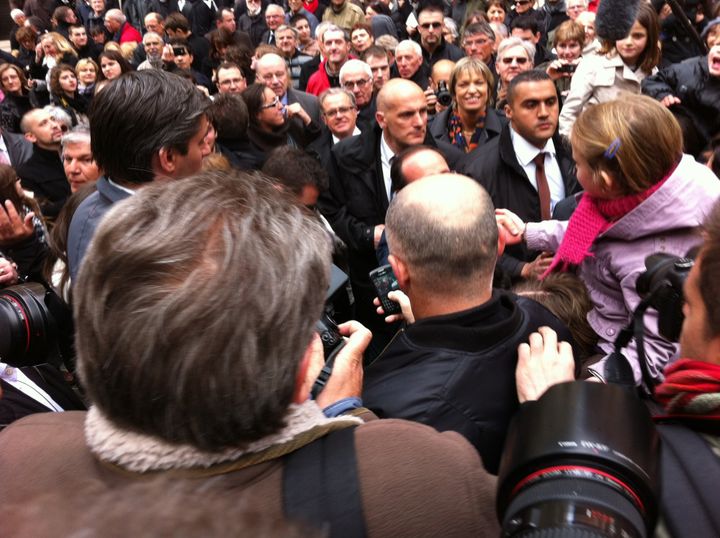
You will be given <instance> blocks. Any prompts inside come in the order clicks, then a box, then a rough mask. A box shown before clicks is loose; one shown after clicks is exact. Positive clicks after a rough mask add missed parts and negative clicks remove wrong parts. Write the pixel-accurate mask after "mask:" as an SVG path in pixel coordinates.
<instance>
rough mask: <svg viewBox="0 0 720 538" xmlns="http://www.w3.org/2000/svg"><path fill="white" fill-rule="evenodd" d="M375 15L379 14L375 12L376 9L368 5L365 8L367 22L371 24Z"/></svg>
mask: <svg viewBox="0 0 720 538" xmlns="http://www.w3.org/2000/svg"><path fill="white" fill-rule="evenodd" d="M375 15H377V13H375V10H374V9H373V8H371V7H370V6H368V7H367V8H366V9H365V22H367V23H368V24H370V21H372V18H373V17H374V16H375Z"/></svg>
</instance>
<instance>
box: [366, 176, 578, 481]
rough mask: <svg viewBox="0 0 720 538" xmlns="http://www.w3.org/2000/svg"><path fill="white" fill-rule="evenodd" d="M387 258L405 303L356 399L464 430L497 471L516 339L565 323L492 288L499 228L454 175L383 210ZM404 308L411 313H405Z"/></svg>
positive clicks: (474, 191)
mask: <svg viewBox="0 0 720 538" xmlns="http://www.w3.org/2000/svg"><path fill="white" fill-rule="evenodd" d="M386 225H387V228H386V235H387V240H388V246H389V248H390V255H389V262H390V265H391V266H392V268H393V272H394V274H395V276H396V277H397V281H398V284H399V286H400V289H401V290H402V291H404V292H405V293H406V294H407V296H408V298H409V300H410V304H411V306H412V315H413V316H414V322H411V321H412V320H409V319H408V320H407V321H408V323H409V324H408V325H407V326H406V327H405V328H404V329H403V330H402V331H400V332H399V333H398V334H397V335H396V336H395V338H394V339H393V341H392V342H391V343H390V344H389V346H388V347H387V349H386V350H385V351H384V352H383V354H382V355H381V356H380V357H378V359H377V360H376V361H375V362H374V363H373V364H371V365H370V366H368V367H367V368H366V371H365V382H364V387H363V403H364V404H365V406H366V407H368V408H369V409H371V410H372V411H374V412H375V413H376V414H377V415H378V416H380V417H385V418H404V419H408V420H414V421H417V422H422V423H424V424H428V425H429V426H432V427H433V428H435V429H437V430H439V431H445V430H454V431H456V432H458V433H460V434H462V435H464V436H465V437H466V438H467V439H468V441H470V442H471V443H472V444H473V445H474V446H475V448H476V449H477V450H478V452H479V453H480V455H481V457H482V459H483V464H484V466H485V469H486V470H488V471H489V472H491V473H497V471H498V465H499V461H500V455H501V453H502V448H503V443H504V440H505V434H506V431H507V427H508V424H509V422H510V419H511V418H512V416H513V414H514V413H515V411H516V410H517V408H518V405H519V403H518V400H517V391H516V388H515V365H516V362H517V348H518V345H519V344H520V343H522V342H526V341H527V338H528V336H529V335H530V334H531V333H532V332H534V331H536V330H537V328H538V327H540V326H543V325H547V326H552V327H559V328H560V330H561V332H562V334H563V336H562V337H561V338H563V339H564V338H567V337H568V336H569V335H568V331H567V329H566V328H565V327H564V326H563V325H562V323H560V322H559V321H558V320H557V319H556V318H555V317H554V316H553V315H552V314H551V313H550V312H549V311H547V310H546V309H545V308H544V307H542V306H540V305H539V304H538V303H536V302H534V301H532V300H528V299H522V298H518V297H516V296H514V295H512V294H509V293H505V292H502V291H499V290H493V288H492V280H493V270H494V268H495V261H496V260H497V255H498V246H499V242H498V229H497V225H496V223H495V213H494V209H493V205H492V202H491V200H490V197H489V196H488V194H487V193H486V192H485V191H484V189H482V188H481V187H480V186H479V185H478V184H477V183H475V182H474V181H472V180H471V179H469V178H467V177H464V176H459V175H455V174H442V175H436V176H429V177H425V178H423V179H421V180H419V181H415V182H412V183H410V184H409V185H407V186H406V187H404V188H403V189H402V190H401V191H400V192H399V193H398V194H397V195H396V196H395V198H393V201H392V203H391V204H390V208H389V210H388V212H387V219H386ZM408 315H409V314H408Z"/></svg>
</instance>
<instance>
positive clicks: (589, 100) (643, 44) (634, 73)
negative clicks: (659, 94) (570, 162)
mask: <svg viewBox="0 0 720 538" xmlns="http://www.w3.org/2000/svg"><path fill="white" fill-rule="evenodd" d="M659 38H660V25H659V23H658V18H657V14H656V13H655V10H654V9H653V8H652V7H651V6H650V5H649V4H646V3H644V2H643V3H642V4H641V6H640V9H639V11H638V15H637V18H636V19H635V23H634V24H633V26H632V28H631V30H630V33H629V34H628V36H627V37H626V38H625V39H621V40H620V41H616V42H614V43H610V42H605V43H604V44H603V47H602V49H601V50H600V54H597V55H594V56H588V57H586V58H584V59H583V61H582V62H580V65H578V68H577V70H576V71H575V74H574V75H573V77H572V82H571V84H570V93H569V94H568V96H567V99H565V103H564V105H563V107H562V110H561V111H560V134H562V135H563V136H569V134H570V129H571V128H572V126H573V123H575V119H576V118H577V117H578V115H579V114H580V113H581V112H582V111H583V110H585V109H586V108H587V107H588V106H590V105H594V104H597V103H603V102H605V101H611V100H613V99H616V98H617V96H618V94H619V93H620V92H622V91H625V92H632V93H636V94H639V93H640V90H641V88H640V85H641V83H642V81H643V80H644V79H645V78H646V77H648V76H650V75H652V74H654V73H655V72H657V65H658V64H659V63H660V41H659Z"/></svg>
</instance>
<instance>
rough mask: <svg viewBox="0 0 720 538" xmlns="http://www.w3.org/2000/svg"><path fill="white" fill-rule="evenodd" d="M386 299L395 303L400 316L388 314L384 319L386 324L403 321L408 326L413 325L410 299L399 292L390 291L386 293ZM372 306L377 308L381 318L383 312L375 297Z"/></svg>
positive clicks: (413, 316)
mask: <svg viewBox="0 0 720 538" xmlns="http://www.w3.org/2000/svg"><path fill="white" fill-rule="evenodd" d="M388 299H390V300H391V301H395V302H396V303H398V304H399V305H400V310H401V313H400V314H390V315H389V316H386V317H385V322H386V323H395V322H396V321H402V320H405V321H406V322H407V323H408V324H411V323H415V315H414V314H413V311H412V305H411V304H410V298H409V297H408V296H407V295H405V294H404V293H403V292H402V291H400V290H395V291H391V292H389V293H388ZM373 304H374V305H375V306H376V307H377V313H378V314H380V315H381V316H384V315H385V310H384V309H383V307H382V305H381V304H380V299H378V298H377V297H375V299H373Z"/></svg>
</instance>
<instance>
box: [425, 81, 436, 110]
mask: <svg viewBox="0 0 720 538" xmlns="http://www.w3.org/2000/svg"><path fill="white" fill-rule="evenodd" d="M425 100H426V101H427V109H428V113H435V108H436V106H437V95H435V90H433V89H432V86H428V87H427V90H425Z"/></svg>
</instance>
